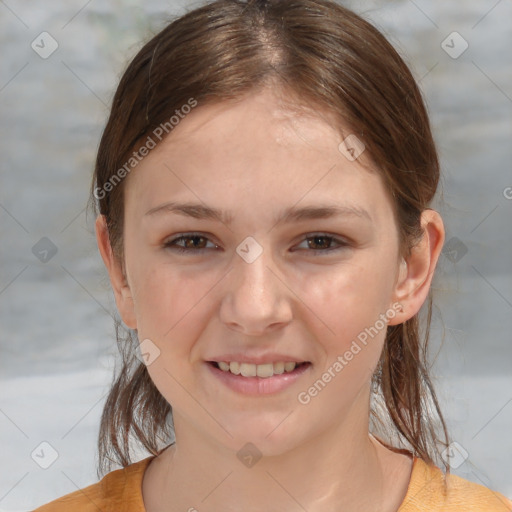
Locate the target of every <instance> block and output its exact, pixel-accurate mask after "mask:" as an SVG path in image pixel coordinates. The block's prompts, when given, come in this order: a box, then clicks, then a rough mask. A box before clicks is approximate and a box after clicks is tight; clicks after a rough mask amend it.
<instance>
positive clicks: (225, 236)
mask: <svg viewBox="0 0 512 512" xmlns="http://www.w3.org/2000/svg"><path fill="white" fill-rule="evenodd" d="M438 180H439V163H438V157H437V153H436V148H435V146H434V142H433V139H432V135H431V131H430V126H429V120H428V117H427V113H426V110H425V106H424V103H423V100H422V97H421V94H420V92H419V90H418V87H417V85H416V84H415V82H414V79H413V77H412V76H411V73H410V71H409V70H408V68H407V66H406V65H405V64H404V62H403V61H402V59H401V58H400V57H399V55H398V54H397V52H396V51H395V50H394V49H393V48H392V46H391V45H390V44H389V43H388V42H387V41H386V39H385V38H384V37H383V36H382V35H381V34H380V33H379V32H378V31H377V30H376V29H375V28H374V27H373V26H371V25H370V24H368V23H367V22H366V21H364V20H362V19H361V18H360V17H358V16H357V15H355V14H354V13H352V12H351V11H349V10H347V9H345V8H343V7H341V6H339V5H337V4H335V3H333V2H330V1H328V0H268V1H262V0H261V1H251V0H248V1H243V0H217V1H215V2H212V3H209V4H207V5H204V6H203V7H200V8H198V9H196V10H193V11H191V12H189V13H188V14H186V15H184V16H182V17H181V18H179V19H177V20H175V21H174V22H172V23H171V24H170V25H169V26H168V27H166V28H165V29H164V30H163V31H162V32H160V33H159V34H157V35H156V36H155V37H154V38H153V39H152V40H151V41H149V42H148V43H147V44H146V45H145V46H144V47H143V48H142V50H141V51H140V52H139V53H138V55H137V56H136V57H135V58H134V60H133V61H132V62H131V64H130V65H129V67H128V69H127V70H126V72H125V74H124V76H123V77H122V79H121V82H120V84H119V87H118V89H117V92H116V95H115V97H114V100H113V104H112V111H111V114H110V118H109V120H108V123H107V126H106V129H105V131H104V134H103V137H102V140H101V144H100V147H99V151H98V156H97V162H96V169H95V174H94V182H93V198H94V200H95V201H96V200H97V201H98V205H99V215H98V218H97V222H96V233H97V240H98V246H99V250H100V253H101V255H102V258H103V261H104V262H105V265H106V268H107V270H108V273H109V276H110V280H111V283H112V288H113V291H114V295H115V298H116V303H117V307H118V310H119V313H120V316H121V318H122V320H123V322H124V324H125V325H126V326H127V327H128V328H129V331H128V332H129V333H130V334H132V336H131V337H128V338H127V339H126V340H123V339H122V338H121V337H120V338H119V343H120V348H121V350H122V353H123V355H124V359H123V360H124V366H123V369H122V371H121V372H120V374H119V375H118V376H117V380H116V381H115V384H114V386H113V387H112V390H111V393H110V395H109V397H108V400H107V403H106V405H105V409H104V412H103V418H102V424H101V430H100V440H99V449H100V462H101V467H102V469H103V470H105V468H106V467H107V465H106V462H107V461H108V460H111V461H114V462H117V463H118V464H120V465H121V466H122V467H123V468H124V469H118V470H116V471H113V472H110V473H108V474H107V475H106V476H104V477H103V478H102V480H101V481H100V482H99V483H97V484H94V485H92V486H90V487H87V488H85V489H82V490H80V491H77V492H75V493H72V494H70V495H68V496H65V497H63V498H61V499H59V500H56V501H54V502H52V503H50V504H47V505H45V506H43V507H41V508H39V509H38V510H39V511H41V512H49V511H60V510H77V511H78V510H83V511H85V510H91V511H92V510H101V511H106V510H124V511H127V512H128V511H129V512H135V511H144V510H145V511H147V512H160V511H162V512H163V511H169V512H170V511H196V510H197V511H199V512H203V511H205V512H206V511H212V512H213V511H215V512H217V511H221V510H222V511H235V510H237V511H238V510H243V511H244V512H257V511H258V512H259V511H269V510H290V511H291V510H307V511H308V512H316V511H319V510H322V511H325V510H328V511H331V510H332V511H335V510H343V511H344V512H355V511H361V510H368V511H369V510H372V511H373V510H375V511H380V512H396V511H400V512H412V511H434V510H435V511H440V510H443V511H445V512H449V511H455V510H457V511H459V510H461V511H462V510H463V511H468V510H472V511H484V510H485V511H486V512H489V511H494V512H498V511H500V512H505V511H509V510H511V508H512V502H510V501H509V500H507V498H505V497H504V496H502V495H501V494H499V493H497V492H493V491H492V490H490V489H487V488H485V487H482V486H480V485H477V484H475V483H472V482H469V481H467V480H464V479H461V478H459V477H456V476H453V475H450V473H449V467H445V468H444V469H445V472H446V475H445V472H443V471H441V469H440V468H439V467H438V464H441V462H440V459H439V456H438V453H439V452H440V451H441V450H442V449H444V448H446V447H447V446H448V443H449V440H448V436H447V432H446V428H445V425H444V421H443V418H442V414H441V412H440V410H439V407H438V404H437V400H436V396H435V393H434V390H433V388H432V385H431V382H430V380H429V376H428V371H427V363H426V343H427V339H422V338H421V337H420V321H419V318H418V312H419V310H420V308H421V306H422V305H423V304H425V303H426V304H427V305H429V304H430V296H429V289H430V284H431V281H432V277H433V274H434V270H435V267H436V263H437V260H438V257H439V254H440V251H441V248H442V245H443V241H444V228H443V222H442V220H441V217H440V216H439V214H438V213H437V212H435V211H434V210H432V209H430V208H429V204H430V202H431V200H432V198H433V196H434V194H435V192H436V187H437V184H438ZM427 312H429V308H427ZM425 322H426V326H427V327H428V323H429V315H428V314H427V318H426V319H425ZM425 332H426V333H427V336H428V328H427V329H426V330H425ZM171 406H172V410H171ZM379 432H380V433H379ZM173 436H175V437H173ZM131 439H135V440H137V441H139V443H141V444H142V446H143V447H144V448H146V449H147V450H148V452H149V453H151V454H152V455H151V456H149V457H147V458H146V459H144V460H142V461H139V462H134V461H133V460H132V459H131V456H130V449H129V448H130V446H129V445H130V440H131ZM386 439H387V440H386Z"/></svg>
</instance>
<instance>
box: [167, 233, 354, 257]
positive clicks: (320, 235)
mask: <svg viewBox="0 0 512 512" xmlns="http://www.w3.org/2000/svg"><path fill="white" fill-rule="evenodd" d="M193 238H204V239H205V240H207V241H209V242H211V240H209V239H208V237H206V236H204V235H203V234H201V233H186V234H183V235H180V236H178V237H176V238H173V239H172V240H169V241H167V242H165V243H164V245H163V246H164V248H165V249H170V250H172V251H176V252H178V253H180V254H184V253H191V252H194V253H196V254H197V253H200V254H201V253H203V252H204V251H207V250H210V249H211V248H201V249H187V248H185V247H180V246H178V245H174V244H176V242H179V241H184V240H189V239H193ZM314 238H324V239H327V240H330V241H331V243H332V242H334V243H336V244H338V247H329V248H327V249H310V250H308V249H306V250H307V251H308V252H312V253H313V254H314V255H315V256H321V255H326V254H327V253H331V252H334V251H338V250H340V249H345V248H347V247H349V246H350V243H349V242H347V241H346V240H343V239H341V238H336V237H334V236H332V235H329V234H324V233H311V234H308V236H306V237H305V238H304V239H303V240H302V242H304V241H307V240H311V239H314ZM302 242H301V243H302ZM212 243H213V242H212ZM215 245H216V244H215ZM315 253H316V254H315Z"/></svg>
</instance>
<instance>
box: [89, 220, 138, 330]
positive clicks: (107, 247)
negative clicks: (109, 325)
mask: <svg viewBox="0 0 512 512" xmlns="http://www.w3.org/2000/svg"><path fill="white" fill-rule="evenodd" d="M95 228H96V241H97V243H98V249H99V251H100V254H101V258H102V259H103V263H104V264H105V267H106V269H107V272H108V275H109V278H110V284H111V285H112V290H113V292H114V298H115V300H116V305H117V309H118V310H119V314H120V315H121V318H122V320H123V322H124V323H125V324H126V325H127V327H129V328H130V329H136V328H137V322H136V320H135V308H134V303H133V298H132V293H131V290H130V287H129V285H128V281H127V279H126V276H125V273H124V271H123V268H122V265H121V262H120V261H119V259H118V258H117V257H116V256H115V255H114V252H113V250H112V246H111V243H110V237H109V233H108V227H107V223H106V219H105V216H104V215H98V218H97V219H96V226H95Z"/></svg>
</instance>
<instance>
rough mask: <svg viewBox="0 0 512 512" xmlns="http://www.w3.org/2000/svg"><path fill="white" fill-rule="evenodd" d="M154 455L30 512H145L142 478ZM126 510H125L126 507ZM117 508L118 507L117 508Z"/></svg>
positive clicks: (112, 472)
mask: <svg viewBox="0 0 512 512" xmlns="http://www.w3.org/2000/svg"><path fill="white" fill-rule="evenodd" d="M153 458H154V456H150V457H147V458H146V459H143V460H141V461H139V462H135V463H133V464H130V465H129V466H126V467H125V468H122V469H117V470H115V471H111V472H110V473H108V474H107V475H105V476H104V477H103V478H102V479H101V480H100V481H99V482H97V483H95V484H92V485H89V486H88V487H84V488H83V489H79V490H77V491H75V492H72V493H70V494H66V495H65V496H62V497H61V498H58V499H56V500H54V501H51V502H50V503H47V504H46V505H42V506H41V507H39V508H37V509H35V510H34V511H33V512H64V511H66V512H68V511H69V510H74V511H76V512H89V511H90V512H98V510H102V511H105V512H106V511H107V510H108V511H110V510H112V511H114V510H121V509H122V510H126V511H127V512H139V511H140V512H144V502H143V499H142V479H143V477H144V471H145V469H146V467H147V466H148V464H149V463H150V462H151V460H152V459H153ZM128 504H129V505H130V506H129V508H126V506H127V505H128ZM117 506H119V507H118V508H116V507H117Z"/></svg>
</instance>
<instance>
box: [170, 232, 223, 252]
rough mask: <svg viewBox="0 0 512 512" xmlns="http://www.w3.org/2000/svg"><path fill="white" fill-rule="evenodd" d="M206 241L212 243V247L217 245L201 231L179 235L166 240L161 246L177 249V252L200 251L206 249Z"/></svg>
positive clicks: (215, 247)
mask: <svg viewBox="0 0 512 512" xmlns="http://www.w3.org/2000/svg"><path fill="white" fill-rule="evenodd" d="M208 242H209V243H210V244H212V245H213V248H214V249H217V248H218V247H219V246H218V245H216V244H214V243H213V242H211V241H210V240H209V239H208V238H207V237H205V236H204V235H202V234H201V233H186V234H183V235H180V236H178V237H176V238H173V239H171V240H168V241H166V242H165V243H164V245H163V246H164V248H166V249H170V250H172V251H177V252H179V253H186V252H188V253H191V252H195V253H202V252H203V251H205V250H207V249H208V247H206V245H207V244H208ZM179 244H182V245H179Z"/></svg>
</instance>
